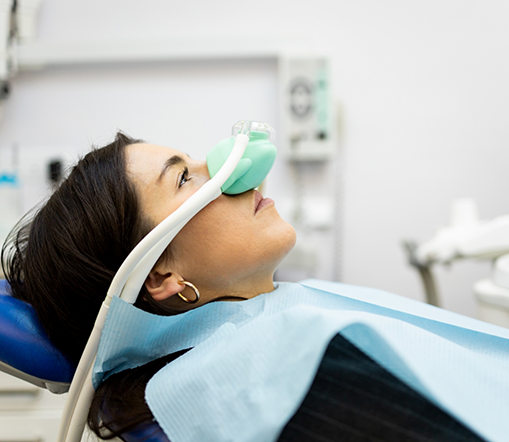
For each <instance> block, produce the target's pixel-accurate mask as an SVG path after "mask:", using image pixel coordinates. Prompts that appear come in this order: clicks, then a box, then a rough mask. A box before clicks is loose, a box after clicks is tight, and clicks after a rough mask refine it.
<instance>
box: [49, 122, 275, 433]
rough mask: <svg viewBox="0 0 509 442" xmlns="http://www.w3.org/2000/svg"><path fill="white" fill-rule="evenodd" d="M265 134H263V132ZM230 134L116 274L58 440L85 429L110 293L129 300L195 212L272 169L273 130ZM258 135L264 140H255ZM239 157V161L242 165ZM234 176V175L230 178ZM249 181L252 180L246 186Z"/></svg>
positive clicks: (239, 129) (240, 126)
mask: <svg viewBox="0 0 509 442" xmlns="http://www.w3.org/2000/svg"><path fill="white" fill-rule="evenodd" d="M251 133H253V135H254V137H253V138H254V140H253V141H255V143H254V146H253V149H251V152H250V156H251V158H245V159H244V158H243V155H244V153H245V152H246V148H247V146H248V143H249V144H251V143H250V137H249V136H248V135H250V134H251ZM264 133H265V134H266V136H265V135H262V134H264ZM233 134H234V136H235V138H234V139H232V138H230V139H227V140H224V141H223V142H221V143H219V145H218V146H216V147H215V148H214V150H213V151H212V153H210V154H209V155H208V156H207V166H208V167H209V173H210V175H211V177H212V178H211V179H210V181H207V182H206V183H205V184H204V185H203V186H202V187H201V189H199V190H198V191H197V192H196V193H195V194H194V195H193V196H192V197H191V198H189V199H188V200H187V201H185V202H184V203H183V204H182V205H181V206H180V207H179V208H178V209H177V210H176V211H175V212H173V213H172V214H171V215H169V216H168V217H167V218H166V219H165V220H164V221H162V222H161V223H160V224H159V225H158V226H156V227H155V228H154V229H153V230H152V231H151V232H150V233H149V234H148V235H147V236H146V237H145V238H143V240H142V241H140V243H139V244H138V245H137V246H136V247H135V248H134V249H133V250H132V252H131V253H130V254H129V256H128V257H127V258H126V260H125V261H124V262H123V263H122V265H121V266H120V268H119V270H118V271H117V273H116V274H115V277H114V278H113V281H112V283H111V285H110V288H109V290H108V293H107V295H106V298H105V300H104V301H103V303H102V305H101V309H100V311H99V314H98V316H97V319H96V322H95V324H94V329H93V331H92V333H91V335H90V338H89V340H88V342H87V345H86V347H85V350H84V352H83V355H82V357H81V359H80V362H79V364H78V368H77V369H76V374H75V376H74V378H73V382H72V384H71V387H70V389H69V396H68V398H67V401H66V404H65V408H64V411H63V414H62V420H61V426H60V429H59V435H58V442H64V441H65V442H79V441H80V438H81V435H82V433H83V429H84V426H85V422H86V416H87V414H88V409H89V408H90V403H91V401H92V398H93V395H94V391H95V390H94V387H93V385H92V381H91V377H92V370H93V365H94V361H95V357H96V354H97V348H98V346H99V340H100V337H101V332H102V329H103V326H104V322H105V320H106V316H107V312H108V307H109V305H110V303H111V299H112V297H114V296H119V297H120V298H121V299H123V300H124V301H126V302H129V303H131V304H133V303H134V302H135V301H136V298H137V296H138V293H139V291H140V289H141V287H142V285H143V284H144V282H145V279H146V278H147V275H148V273H149V272H150V270H151V269H152V268H153V266H154V265H155V263H156V262H157V260H158V259H159V257H160V256H161V254H162V253H163V252H164V250H165V249H166V247H168V245H169V244H170V242H171V241H172V240H173V238H174V237H175V236H176V235H177V234H178V232H179V231H180V230H181V229H182V228H183V227H184V226H185V225H186V223H187V222H188V221H189V220H190V219H191V218H192V217H193V216H194V215H196V214H197V213H198V212H199V211H200V210H201V209H203V208H204V207H205V206H206V205H207V204H209V203H210V202H211V201H213V200H215V199H216V198H217V197H219V196H220V195H221V193H222V192H221V190H223V191H224V192H225V193H231V194H236V193H241V192H245V191H247V190H249V189H251V188H254V187H257V186H258V185H259V184H261V182H262V181H263V179H264V178H265V177H266V176H267V174H268V172H269V171H270V169H271V168H272V165H273V164H274V160H275V156H276V148H275V147H274V146H273V145H272V144H271V143H270V142H269V140H270V139H272V138H273V135H274V130H273V129H272V128H271V127H270V126H269V125H266V124H263V123H257V122H250V121H240V122H239V123H237V124H236V125H235V126H234V128H233ZM260 137H261V139H262V142H261V143H260V142H258V143H257V142H256V141H257V140H259V139H260ZM258 150H263V152H264V153H263V155H257V154H258ZM253 155H254V156H253ZM244 160H247V161H244ZM241 162H243V163H242V164H240V163H241ZM212 163H214V165H213V167H212V169H213V170H211V164H212ZM218 165H219V167H218ZM238 165H240V171H239V170H237V167H238ZM232 176H233V179H230V178H231V177H232ZM245 177H247V178H248V180H247V181H248V182H247V183H245V182H241V183H240V185H238V186H237V187H236V188H235V187H234V186H235V185H236V184H237V182H238V181H239V180H240V179H244V180H245ZM249 177H251V178H252V179H249ZM253 177H254V178H253ZM252 184H254V185H253V186H252V187H249V186H251V185H252Z"/></svg>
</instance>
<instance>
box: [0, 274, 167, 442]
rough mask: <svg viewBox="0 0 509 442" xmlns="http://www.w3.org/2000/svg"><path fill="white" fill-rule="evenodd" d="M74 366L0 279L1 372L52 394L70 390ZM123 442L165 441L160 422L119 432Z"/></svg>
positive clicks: (30, 307)
mask: <svg viewBox="0 0 509 442" xmlns="http://www.w3.org/2000/svg"><path fill="white" fill-rule="evenodd" d="M75 369H76V367H75V366H74V365H73V364H72V363H71V362H69V361H68V360H67V359H66V358H65V356H64V355H63V354H62V353H61V352H60V351H59V350H57V349H56V348H55V347H54V345H53V344H52V343H51V342H50V340H49V339H48V337H47V335H46V333H45V331H44V330H43V328H42V326H41V324H40V322H39V320H38V318H37V315H36V314H35V312H34V310H33V308H32V306H31V305H29V304H27V303H26V302H23V301H20V300H19V299H15V298H13V297H12V296H10V295H9V284H8V283H7V281H6V280H4V279H0V371H3V372H5V373H7V374H10V375H12V376H15V377H17V378H19V379H22V380H24V381H27V382H29V383H31V384H33V385H36V386H37V387H40V388H45V389H47V390H49V391H50V392H52V393H56V394H62V393H65V392H67V391H68V390H69V386H70V384H71V381H72V378H73V375H74V371H75ZM122 439H123V440H124V441H125V442H168V438H167V437H166V435H165V434H164V433H163V431H162V430H161V428H160V427H159V425H158V424H157V423H156V422H154V424H153V425H144V426H142V427H137V428H135V429H134V430H132V431H130V432H129V433H125V434H123V435H122Z"/></svg>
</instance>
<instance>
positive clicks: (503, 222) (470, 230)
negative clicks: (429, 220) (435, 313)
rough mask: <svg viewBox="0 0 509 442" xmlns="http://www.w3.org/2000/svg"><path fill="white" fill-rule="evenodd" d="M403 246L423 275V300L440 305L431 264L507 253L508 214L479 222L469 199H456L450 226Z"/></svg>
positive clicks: (508, 243)
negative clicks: (428, 239)
mask: <svg viewBox="0 0 509 442" xmlns="http://www.w3.org/2000/svg"><path fill="white" fill-rule="evenodd" d="M404 247H405V248H406V251H407V254H408V260H409V262H410V264H411V265H412V266H414V267H415V268H416V269H417V271H418V272H419V274H420V276H421V278H422V282H423V284H424V289H425V294H426V301H427V302H428V303H429V304H431V305H435V306H439V305H440V301H439V296H438V291H437V288H436V284H435V280H434V277H433V273H432V270H431V267H432V265H433V264H435V263H438V264H449V263H451V262H452V261H454V260H458V259H467V258H473V259H490V260H491V259H495V258H497V257H499V256H502V255H505V254H506V253H509V215H504V216H499V217H497V218H494V219H492V220H489V221H481V220H479V217H478V215H477V207H476V205H475V202H474V201H473V200H472V199H470V198H462V199H458V200H456V201H454V202H453V206H452V213H451V225H450V226H447V227H443V228H441V229H440V230H439V231H438V232H437V233H436V234H435V236H434V237H433V238H432V239H431V240H430V241H428V242H426V243H423V244H421V245H419V246H417V245H416V244H415V243H414V242H412V241H406V242H404Z"/></svg>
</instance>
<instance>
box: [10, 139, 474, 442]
mask: <svg viewBox="0 0 509 442" xmlns="http://www.w3.org/2000/svg"><path fill="white" fill-rule="evenodd" d="M208 179H209V176H208V172H207V167H206V164H205V163H204V162H199V161H195V160H193V159H191V158H189V157H188V156H187V155H185V154H182V153H181V152H178V151H176V150H174V149H170V148H166V147H161V146H157V145H153V144H146V143H143V142H142V141H140V140H134V139H131V138H129V137H127V136H126V135H123V134H121V133H119V134H117V137H116V139H115V141H114V142H113V143H111V144H110V145H108V146H106V147H104V148H102V149H96V150H93V151H92V152H90V153H89V154H87V155H86V156H85V157H84V158H83V159H82V160H81V161H80V162H79V163H78V164H77V165H76V166H75V167H74V169H73V170H72V172H71V173H70V175H69V177H68V178H67V179H66V180H65V181H64V182H63V183H62V184H61V185H60V187H59V188H58V189H57V190H56V192H55V193H54V194H53V195H52V196H51V198H50V199H49V200H48V201H47V203H46V204H45V205H44V206H43V207H42V208H41V209H40V210H38V212H37V213H36V214H35V216H34V217H33V220H29V221H27V222H25V223H24V224H22V225H21V226H20V227H18V228H17V229H16V230H15V231H14V232H13V233H12V234H11V237H10V243H7V244H6V245H5V246H4V249H3V250H2V264H3V265H4V264H5V263H6V265H5V266H4V272H5V274H6V275H7V279H8V280H9V283H10V284H11V287H12V291H13V295H14V296H16V297H18V298H20V299H22V300H24V301H27V302H29V303H31V304H32V305H33V307H34V308H35V310H36V312H37V314H38V316H39V318H40V320H41V322H42V324H43V326H44V327H45V329H46V331H47V333H48V335H49V337H50V339H51V340H52V341H53V342H54V343H55V345H56V346H57V347H58V348H59V349H60V350H61V351H62V352H63V353H64V354H66V355H67V356H68V357H69V358H70V359H71V360H72V361H73V362H74V363H77V362H78V360H79V358H80V355H81V353H82V351H83V348H84V346H85V344H86V341H87V339H88V336H89V334H90V331H91V329H92V326H93V323H94V320H95V317H96V314H97V311H98V310H99V307H100V304H101V302H102V300H103V299H104V295H105V293H106V292H107V289H108V287H109V284H110V282H111V280H112V278H113V276H114V274H115V272H116V270H117V269H118V268H119V266H120V265H121V263H122V262H123V261H124V259H125V258H126V257H127V255H128V254H129V252H130V251H131V250H132V249H133V248H134V246H135V245H136V244H137V243H138V242H139V241H140V240H141V239H142V238H143V237H144V236H145V235H146V234H147V233H148V232H149V231H150V230H151V229H152V228H153V227H154V226H156V225H157V224H159V223H160V222H161V221H162V220H163V219H165V218H166V217H167V216H168V215H169V214H170V213H172V212H173V211H174V210H176V208H178V207H179V206H180V205H181V204H182V203H183V202H184V201H185V200H187V199H188V198H189V197H190V196H191V195H192V194H193V193H194V192H196V191H197V190H198V189H199V188H200V187H201V185H203V183H204V182H206V181H207V180H208ZM294 243H295V231H294V229H293V228H292V227H291V226H290V225H289V224H288V223H286V222H285V221H284V220H282V219H281V218H280V216H279V215H278V213H277V211H276V209H275V206H274V203H273V202H272V201H271V200H270V199H263V200H262V199H261V195H260V194H259V193H258V192H256V191H249V192H246V193H243V194H241V195H237V196H227V195H224V194H223V195H221V196H220V197H219V198H218V199H217V200H215V201H213V202H212V203H211V204H209V205H208V206H207V207H205V208H204V209H203V210H202V211H201V212H199V213H198V214H197V215H196V216H195V217H194V218H193V219H191V221H190V222H189V223H188V224H187V225H186V226H185V227H184V228H183V229H182V231H181V232H180V233H179V234H178V235H177V236H176V237H175V239H174V240H173V241H172V243H171V244H170V246H169V247H168V249H167V250H166V252H165V254H164V255H163V256H161V258H160V259H159V261H158V262H157V264H156V265H155V266H154V268H153V269H152V271H151V272H150V274H149V275H148V277H147V280H146V283H145V286H144V287H143V288H142V290H141V292H140V295H139V297H138V301H137V303H136V306H137V307H139V308H140V309H143V310H145V311H147V312H149V313H154V314H158V315H174V314H178V313H182V312H185V311H187V310H190V309H195V308H198V307H200V306H203V305H205V304H210V303H212V302H215V301H220V300H226V301H241V300H247V299H252V298H254V297H257V296H258V295H260V294H264V293H269V292H271V291H273V290H274V283H273V274H274V272H275V269H276V268H277V266H278V264H279V263H280V262H281V260H282V259H283V258H284V256H285V255H286V254H287V253H288V252H289V251H290V250H291V248H292V247H293V245H294ZM184 281H185V282H184ZM193 287H196V288H197V289H198V290H199V293H200V297H199V300H198V301H197V302H195V303H194V302H193V301H194V300H195V299H196V297H197V293H196V292H195V290H194V288H193ZM186 351H187V349H182V350H180V351H178V352H176V353H173V354H170V355H168V356H166V357H163V358H160V359H157V360H155V361H153V362H150V363H148V364H146V365H144V366H142V367H139V368H134V369H131V370H126V371H123V372H121V373H118V374H115V375H113V376H111V377H110V378H108V379H107V380H106V381H105V382H104V383H103V384H102V385H101V387H100V388H99V389H98V390H97V393H96V396H95V399H94V403H93V406H92V408H91V411H90V415H89V425H90V427H91V428H92V429H93V431H95V432H96V434H98V435H102V436H103V437H113V436H115V435H121V434H123V433H125V432H126V431H127V430H129V429H133V428H138V429H139V428H141V427H143V425H145V424H147V423H150V422H152V420H153V415H152V413H151V410H150V409H149V408H148V406H147V404H146V403H145V400H144V391H145V386H146V384H147V382H148V381H149V379H151V377H152V376H153V375H154V374H155V373H156V372H158V371H159V370H160V369H161V368H162V367H163V366H165V364H167V363H168V362H171V361H173V360H174V359H176V358H178V357H179V356H181V355H182V354H184V353H186ZM170 365H171V364H170ZM359 367H360V368H359ZM353 384H355V385H356V389H357V390H356V391H357V394H355V395H353V396H352V395H346V396H342V394H343V392H344V391H346V390H348V388H349V387H351V385H353ZM332 391H334V393H331V392H332ZM374 391H375V393H374V395H373V392H374ZM362 392H369V395H370V396H369V400H366V396H365V395H363V394H362ZM376 392H377V393H376ZM330 394H333V395H334V397H333V399H331V400H330V398H329V397H328V395H330ZM324 395H325V396H324ZM324 397H325V399H324ZM359 398H361V399H362V398H364V399H362V400H361V401H360V402H359V401H358V400H359ZM324 403H325V404H329V405H328V406H326V407H325V408H324ZM401 403H404V404H405V407H406V408H405V410H407V411H406V412H405V413H402V411H401V409H400V408H401V407H400V405H398V404H401ZM338 404H343V405H344V406H342V407H339V406H338ZM394 404H396V405H394ZM297 405H298V404H297ZM297 405H296V408H298V410H297V411H296V412H295V414H294V415H293V417H292V418H291V419H290V420H289V421H288V422H285V423H283V424H282V427H284V430H283V431H282V432H281V433H280V435H279V440H281V441H285V440H286V441H290V440H294V441H296V440H375V439H374V438H375V437H376V440H392V441H395V440H458V441H459V440H481V439H480V438H479V437H478V436H476V435H475V434H474V433H472V432H471V431H470V430H469V429H467V428H466V427H464V426H463V425H462V424H460V423H459V422H457V421H456V420H455V419H453V418H452V417H450V416H449V415H447V414H446V413H444V412H443V411H441V410H439V409H438V408H437V407H435V406H434V405H432V404H431V403H430V402H429V401H428V400H426V399H425V398H423V397H422V396H421V395H420V394H418V393H417V392H415V391H413V390H412V389H411V388H408V387H407V386H406V385H404V384H403V383H402V382H401V381H399V380H398V379H396V378H395V377H394V376H392V375H390V374H389V373H388V372H387V371H386V370H384V369H383V368H382V367H381V366H379V365H378V364H376V363H375V362H374V361H372V360H371V359H369V358H368V357H367V356H366V355H364V354H363V353H362V352H361V351H359V350H358V349H357V348H356V347H355V346H354V345H352V344H351V343H349V342H348V341H347V340H345V339H344V338H342V337H341V336H340V335H338V336H336V338H334V339H333V341H332V342H331V344H330V345H329V346H328V348H327V351H326V353H325V356H324V358H323V361H322V363H321V365H320V368H319V370H318V372H317V375H316V377H315V379H314V382H313V385H312V386H311V388H310V390H309V393H308V394H307V395H306V398H305V399H304V402H303V403H302V404H300V407H298V406H297ZM408 410H411V412H408ZM373 416H375V417H373ZM376 416H378V417H376ZM408 426H410V427H411V429H413V430H412V431H408V428H407V427H408ZM426 438H428V439H426Z"/></svg>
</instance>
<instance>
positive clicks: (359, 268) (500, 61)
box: [0, 0, 509, 315]
mask: <svg viewBox="0 0 509 442" xmlns="http://www.w3.org/2000/svg"><path fill="white" fill-rule="evenodd" d="M41 8H42V9H41V16H40V21H39V30H38V41H39V42H61V41H103V40H107V41H111V40H117V41H126V42H129V41H134V40H139V39H143V40H151V39H154V38H161V39H162V40H177V39H182V40H183V41H185V40H189V39H192V40H195V41H196V40H197V41H199V40H200V39H204V40H206V39H208V38H218V37H227V38H234V39H239V40H242V39H243V38H248V39H250V40H252V38H253V36H256V35H260V36H262V37H264V38H272V39H274V41H279V40H281V39H288V38H289V37H291V36H299V38H300V39H301V40H304V41H306V40H307V41H308V43H309V45H311V46H314V47H317V48H319V49H320V50H321V51H327V52H328V53H329V54H330V56H331V61H332V80H333V82H334V96H335V100H336V101H337V102H338V104H340V105H341V108H342V109H343V120H342V128H343V131H342V140H341V144H340V146H341V155H340V158H341V160H342V167H343V170H342V173H343V179H342V182H343V184H344V187H343V188H342V197H341V198H342V204H343V205H342V212H343V214H344V220H343V226H342V232H343V237H342V243H343V249H342V251H341V262H342V269H341V274H342V279H343V281H344V282H348V283H353V284H361V285H367V286H374V287H379V288H383V289H386V290H389V291H392V292H395V293H399V294H403V295H406V296H409V297H412V298H416V299H422V290H421V287H420V283H419V280H418V278H417V275H416V274H415V272H414V271H413V270H412V269H410V268H409V267H408V266H407V265H406V262H405V257H404V254H403V251H402V247H401V244H400V243H401V240H402V239H404V238H411V239H416V240H418V241H425V240H427V239H429V238H430V237H431V235H432V234H433V232H434V229H435V228H436V227H438V226H440V225H443V224H446V223H447V221H448V211H449V207H450V204H451V201H452V200H453V199H454V198H457V197H462V196H472V197H474V198H475V199H477V201H478V202H479V206H480V212H481V216H483V217H486V218H490V217H494V216H497V215H500V214H505V213H509V198H507V190H506V189H508V188H509V174H508V173H507V164H509V129H508V127H509V126H508V124H507V121H508V117H509V83H508V81H507V79H508V78H509V57H508V56H507V45H508V42H509V27H508V26H507V23H508V22H509V4H508V3H507V2H505V1H503V0H492V1H480V0H448V1H443V0H441V1H439V0H429V1H412V2H409V1H403V0H401V1H396V0H357V1H346V0H314V1H300V2H298V1H295V0H294V1H290V0H283V1H268V0H259V1H257V2H245V3H243V2H238V1H232V0H218V1H215V2H205V1H203V0H202V1H196V0H194V1H193V0H187V1H185V2H183V1H182V2H176V1H167V0H143V1H138V2H134V1H130V2H125V1H121V0H108V1H104V0H101V1H99V0H86V1H85V0H73V1H70V0H43V2H42V7H41ZM276 96H277V81H276V65H275V63H274V61H270V60H231V61H222V62H211V61H210V62H207V61H201V62H179V63H171V62H169V63H150V64H148V65H146V66H136V65H128V64H127V65H125V64H124V65H106V66H100V67H93V66H85V67H72V68H65V67H61V68H51V69H47V70H43V71H40V72H24V73H20V75H19V76H18V77H17V78H16V79H15V81H14V83H13V94H12V97H11V99H10V101H9V103H8V106H7V109H6V115H5V117H4V119H3V121H2V122H1V123H0V147H1V146H6V145H10V144H11V143H13V142H16V143H19V145H20V146H22V147H23V146H25V148H26V149H29V146H36V145H38V146H75V149H76V151H78V150H83V149H85V148H86V146H87V145H88V144H89V143H90V142H93V143H96V144H101V143H104V142H106V141H108V140H109V139H110V138H111V136H112V134H113V132H114V131H115V130H116V129H117V128H121V129H123V130H126V131H127V132H129V133H130V134H132V135H134V136H139V137H143V138H146V139H148V140H150V141H154V142H157V143H160V144H163V145H164V144H166V145H170V146H172V147H176V148H181V149H182V150H185V151H189V152H190V153H192V154H193V155H196V156H200V155H202V152H205V151H206V150H207V149H208V147H209V146H211V144H212V143H215V142H216V141H217V140H219V139H221V138H223V137H224V136H225V135H226V133H225V131H227V130H228V129H229V127H230V125H231V124H232V123H233V122H235V121H236V120H237V119H239V118H240V117H247V118H253V119H259V120H262V121H269V122H275V126H276V128H277V100H276ZM195 121H198V122H200V121H205V123H204V125H203V129H202V130H199V128H197V126H196V123H195ZM55 148H56V149H57V147H55ZM195 152H198V153H195ZM275 170H276V171H278V172H279V173H276V174H272V181H271V185H270V190H271V191H272V192H274V195H275V196H276V203H277V199H278V198H280V199H285V198H289V197H290V196H291V192H292V190H291V189H288V188H285V185H287V181H288V179H289V171H288V170H287V168H286V167H285V165H283V164H280V165H278V166H277V168H276V169H275ZM328 173H329V174H330V171H329V172H328ZM278 180H280V181H278ZM321 240H322V242H323V238H321ZM325 249H326V250H325V252H324V256H325V257H326V258H327V259H330V257H331V254H332V252H331V251H330V250H328V249H327V247H325ZM325 268H327V265H326V264H325ZM488 268H489V267H488V265H487V264H477V263H458V264H454V265H453V267H452V269H451V270H450V271H445V270H440V271H439V281H438V282H439V285H440V289H441V291H442V294H443V297H444V304H445V306H446V307H447V308H450V309H452V310H455V311H458V312H461V313H465V314H469V315H475V308H474V301H473V297H472V294H471V286H472V283H473V282H474V281H475V280H477V279H480V278H482V277H484V276H485V275H487V273H488ZM327 273H328V275H332V274H333V273H334V272H333V271H331V270H330V269H329V268H327ZM328 275H324V274H319V275H318V276H321V277H327V276H328Z"/></svg>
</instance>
